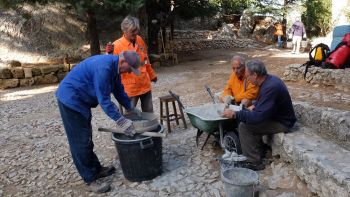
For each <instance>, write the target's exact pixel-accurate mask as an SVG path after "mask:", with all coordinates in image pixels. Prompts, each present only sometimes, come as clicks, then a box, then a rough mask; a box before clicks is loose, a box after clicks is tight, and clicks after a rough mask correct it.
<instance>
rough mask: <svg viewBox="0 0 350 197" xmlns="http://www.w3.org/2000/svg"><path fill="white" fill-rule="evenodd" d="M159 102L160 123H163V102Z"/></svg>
mask: <svg viewBox="0 0 350 197" xmlns="http://www.w3.org/2000/svg"><path fill="white" fill-rule="evenodd" d="M159 104H160V106H159V107H160V108H159V109H160V124H163V117H164V116H163V102H162V100H159Z"/></svg>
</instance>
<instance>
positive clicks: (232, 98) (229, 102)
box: [224, 95, 235, 105]
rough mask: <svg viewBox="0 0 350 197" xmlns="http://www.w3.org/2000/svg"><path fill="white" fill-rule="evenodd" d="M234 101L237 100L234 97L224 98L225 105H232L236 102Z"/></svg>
mask: <svg viewBox="0 0 350 197" xmlns="http://www.w3.org/2000/svg"><path fill="white" fill-rule="evenodd" d="M234 100H235V98H234V97H233V96H229V95H228V96H225V97H224V103H225V104H226V105H230V104H231V103H232V101H234Z"/></svg>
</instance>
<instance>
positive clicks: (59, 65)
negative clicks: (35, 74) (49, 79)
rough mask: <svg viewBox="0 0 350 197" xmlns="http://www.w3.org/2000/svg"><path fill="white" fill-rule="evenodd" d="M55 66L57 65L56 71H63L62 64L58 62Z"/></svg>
mask: <svg viewBox="0 0 350 197" xmlns="http://www.w3.org/2000/svg"><path fill="white" fill-rule="evenodd" d="M57 67H58V72H63V69H64V65H63V64H58V65H57Z"/></svg>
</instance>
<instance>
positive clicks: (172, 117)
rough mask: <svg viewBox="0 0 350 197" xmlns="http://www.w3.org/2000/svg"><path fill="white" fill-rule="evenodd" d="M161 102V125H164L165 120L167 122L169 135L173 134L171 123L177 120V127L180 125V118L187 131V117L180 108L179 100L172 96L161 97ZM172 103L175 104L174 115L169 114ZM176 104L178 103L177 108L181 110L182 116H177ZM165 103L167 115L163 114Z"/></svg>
mask: <svg viewBox="0 0 350 197" xmlns="http://www.w3.org/2000/svg"><path fill="white" fill-rule="evenodd" d="M179 99H180V98H179ZM159 100H160V102H159V103H160V123H161V124H163V120H165V121H166V124H167V127H168V131H169V133H170V132H171V129H170V122H171V121H174V120H175V121H176V125H179V119H180V118H181V119H182V122H183V124H184V127H185V129H187V125H186V121H185V116H184V113H183V111H182V108H181V107H180V104H179V102H177V100H176V99H175V98H174V97H172V96H171V95H166V96H161V97H159ZM170 102H171V103H172V104H173V112H174V113H172V114H170V113H169V103H170ZM175 102H177V106H178V108H179V110H180V114H177V110H176V105H175ZM163 103H164V104H165V114H164V113H163Z"/></svg>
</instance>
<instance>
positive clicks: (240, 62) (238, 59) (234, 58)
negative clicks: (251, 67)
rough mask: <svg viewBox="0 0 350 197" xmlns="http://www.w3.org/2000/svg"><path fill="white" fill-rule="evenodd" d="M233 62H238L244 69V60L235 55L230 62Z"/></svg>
mask: <svg viewBox="0 0 350 197" xmlns="http://www.w3.org/2000/svg"><path fill="white" fill-rule="evenodd" d="M233 61H239V64H240V65H241V66H243V67H245V59H244V58H243V57H241V56H239V55H235V56H233V57H232V58H231V62H233Z"/></svg>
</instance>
